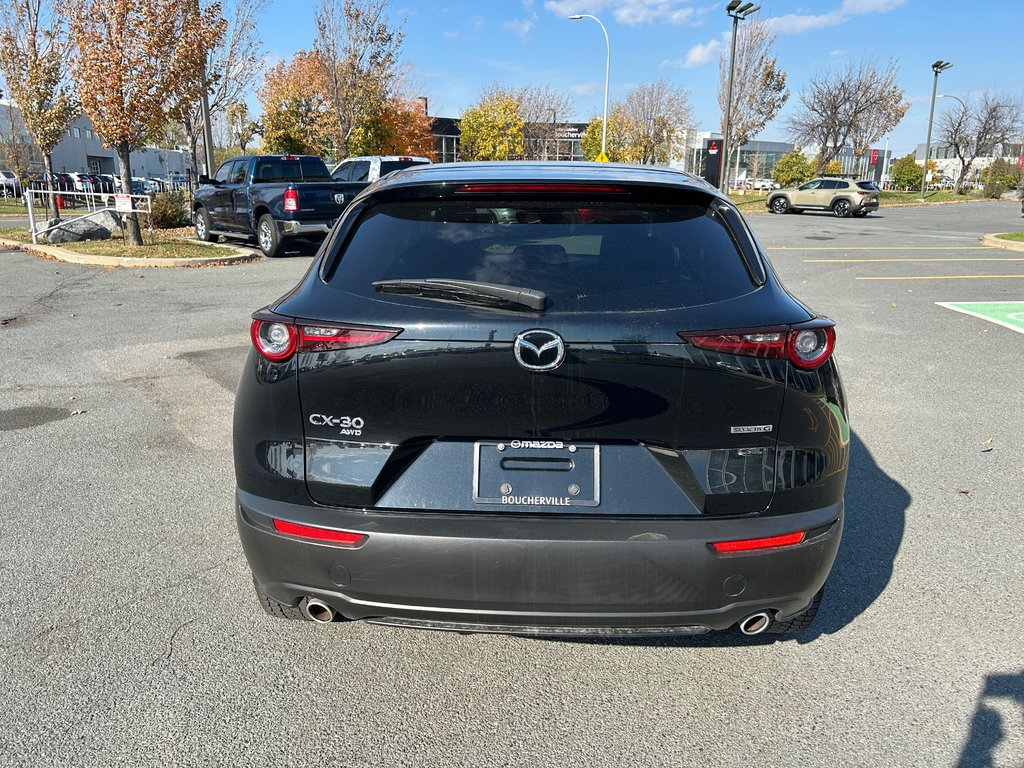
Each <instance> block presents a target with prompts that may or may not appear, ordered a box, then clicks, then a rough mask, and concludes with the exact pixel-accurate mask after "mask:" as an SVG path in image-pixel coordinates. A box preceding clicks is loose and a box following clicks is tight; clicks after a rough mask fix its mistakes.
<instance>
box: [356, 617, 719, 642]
mask: <svg viewBox="0 0 1024 768" xmlns="http://www.w3.org/2000/svg"><path fill="white" fill-rule="evenodd" d="M364 621H365V622H366V623H367V624H380V625H383V626H388V627H407V628H412V629H434V630H441V631H446V632H473V633H486V634H496V635H522V636H525V637H674V636H680V635H703V634H704V633H706V632H710V631H711V628H710V627H703V626H699V625H688V626H678V627H588V626H576V627H573V626H565V627H559V626H531V625H528V624H473V623H460V622H450V621H431V620H429V619H409V618H400V617H379V618H372V619H364Z"/></svg>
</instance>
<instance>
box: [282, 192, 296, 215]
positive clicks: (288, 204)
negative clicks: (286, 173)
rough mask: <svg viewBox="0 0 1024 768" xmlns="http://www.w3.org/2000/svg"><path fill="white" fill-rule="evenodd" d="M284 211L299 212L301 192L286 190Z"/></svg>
mask: <svg viewBox="0 0 1024 768" xmlns="http://www.w3.org/2000/svg"><path fill="white" fill-rule="evenodd" d="M284 209H285V211H287V212H289V213H295V212H296V211H297V210H299V191H298V190H297V189H286V190H285V191H284Z"/></svg>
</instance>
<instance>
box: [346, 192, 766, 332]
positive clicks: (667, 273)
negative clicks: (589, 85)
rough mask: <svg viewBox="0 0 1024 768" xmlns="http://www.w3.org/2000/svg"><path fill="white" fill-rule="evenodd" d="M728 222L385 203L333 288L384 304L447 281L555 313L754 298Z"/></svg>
mask: <svg viewBox="0 0 1024 768" xmlns="http://www.w3.org/2000/svg"><path fill="white" fill-rule="evenodd" d="M733 232H735V230H730V228H729V227H728V226H727V224H726V222H725V220H724V219H723V218H722V214H721V213H720V212H718V211H717V210H715V209H714V208H709V207H708V206H707V204H706V203H701V204H696V203H695V204H679V205H669V204H653V203H633V202H622V201H614V202H613V201H600V202H587V203H581V202H579V201H555V200H536V201H522V200H516V201H509V200H452V199H447V200H441V201H437V200H430V201H415V202H412V201H410V202H384V203H378V204H377V205H375V206H373V207H371V208H368V209H367V210H366V211H365V212H364V213H363V215H362V217H361V219H360V221H359V222H358V223H357V225H356V229H355V231H354V232H353V234H352V236H351V237H350V238H349V241H348V244H347V246H346V248H345V251H344V253H343V254H341V258H340V262H338V264H337V268H336V269H334V270H333V272H332V273H331V274H330V276H329V278H328V281H329V284H330V285H332V286H333V287H336V288H339V289H341V290H344V291H347V292H351V293H355V294H358V295H362V296H367V297H373V298H377V299H379V300H381V301H392V302H398V303H408V302H409V301H410V299H409V298H408V297H400V296H395V295H384V294H379V293H377V292H376V291H375V289H374V288H373V285H372V283H373V282H374V281H378V280H397V279H422V278H449V279H459V280H474V281H479V282H488V283H499V284H502V285H511V286H518V287H523V288H531V289H535V290H540V291H543V292H544V293H545V294H547V297H548V312H549V313H554V312H607V311H640V310H659V309H670V308H678V307H687V306H699V305H702V304H709V303H712V302H718V301H723V300H726V299H731V298H734V297H737V296H741V295H743V294H746V293H749V292H750V291H752V290H754V289H755V288H756V287H757V285H756V284H755V282H754V281H753V280H752V278H751V276H750V273H749V272H748V269H747V266H746V263H745V261H744V258H743V256H742V255H741V254H740V252H739V250H738V248H737V245H736V242H735V240H734V238H743V237H746V236H747V235H746V233H745V232H742V231H741V232H735V234H733Z"/></svg>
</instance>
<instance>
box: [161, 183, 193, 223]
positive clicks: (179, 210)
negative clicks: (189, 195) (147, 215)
mask: <svg viewBox="0 0 1024 768" xmlns="http://www.w3.org/2000/svg"><path fill="white" fill-rule="evenodd" d="M191 223H192V215H191V213H190V211H189V206H188V200H187V199H186V198H185V193H184V192H158V193H157V194H156V195H155V196H154V197H153V229H174V228H175V227H187V226H188V225H189V224H191Z"/></svg>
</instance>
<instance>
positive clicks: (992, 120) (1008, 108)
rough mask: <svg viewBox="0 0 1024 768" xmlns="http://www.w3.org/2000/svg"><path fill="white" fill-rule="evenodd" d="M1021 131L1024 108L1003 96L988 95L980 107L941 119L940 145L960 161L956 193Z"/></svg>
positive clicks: (966, 106)
mask: <svg viewBox="0 0 1024 768" xmlns="http://www.w3.org/2000/svg"><path fill="white" fill-rule="evenodd" d="M1020 130H1021V105H1020V103H1019V102H1016V101H1013V100H1012V99H1007V98H1004V97H1001V96H996V95H991V94H985V95H984V96H982V97H981V100H980V101H978V102H977V103H972V102H967V103H965V104H963V105H961V106H960V107H959V108H957V109H954V110H952V111H950V112H946V113H944V114H943V115H942V117H941V118H940V119H939V141H940V142H941V143H943V144H945V145H946V146H948V147H949V148H950V149H952V150H953V153H954V154H955V155H956V156H957V159H958V160H959V161H960V173H959V174H958V175H957V179H956V184H955V189H956V190H957V191H958V192H962V190H963V184H964V181H965V180H966V179H967V175H968V174H969V173H970V172H971V166H972V165H974V161H975V160H977V159H978V158H979V157H984V156H986V155H991V154H992V153H993V152H994V151H995V149H996V147H998V146H1000V145H1002V144H1005V143H1006V142H1008V141H1009V140H1010V139H1011V138H1013V137H1014V136H1015V135H1017V133H1019V132H1020Z"/></svg>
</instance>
